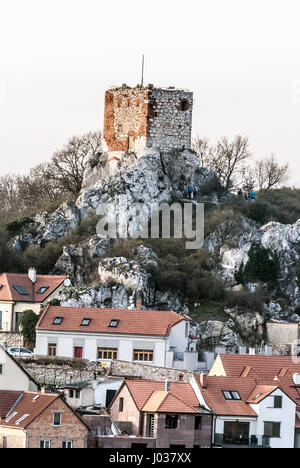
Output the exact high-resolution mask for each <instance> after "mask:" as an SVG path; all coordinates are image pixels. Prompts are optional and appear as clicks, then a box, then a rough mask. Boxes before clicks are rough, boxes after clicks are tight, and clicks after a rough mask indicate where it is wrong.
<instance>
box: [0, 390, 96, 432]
mask: <svg viewBox="0 0 300 468" xmlns="http://www.w3.org/2000/svg"><path fill="white" fill-rule="evenodd" d="M7 394H11V401H13V404H12V405H11V407H10V411H9V413H8V414H7V412H6V415H5V416H6V417H5V418H1V420H0V426H8V427H21V428H23V429H26V428H27V426H29V424H31V423H32V421H34V420H35V419H36V418H37V417H38V416H39V415H40V414H41V413H43V411H45V410H46V409H47V408H48V406H50V405H51V404H52V403H53V402H54V401H55V400H57V399H61V397H60V396H59V395H57V394H51V393H35V392H21V393H20V392H18V394H17V397H16V392H4V391H3V390H0V407H1V401H2V400H3V401H7V400H8V399H9V395H7ZM18 397H19V398H18ZM64 404H65V405H66V407H67V408H69V409H70V411H71V412H72V413H73V414H75V416H76V417H77V419H79V421H80V422H81V423H82V424H83V425H84V426H86V427H87V429H89V427H88V425H87V423H86V422H85V421H83V420H82V419H81V418H80V416H79V415H77V414H76V413H75V412H74V410H73V409H72V408H70V407H69V406H68V405H67V403H65V402H64ZM13 405H14V406H13ZM3 407H4V406H3ZM15 413H16V414H15Z"/></svg>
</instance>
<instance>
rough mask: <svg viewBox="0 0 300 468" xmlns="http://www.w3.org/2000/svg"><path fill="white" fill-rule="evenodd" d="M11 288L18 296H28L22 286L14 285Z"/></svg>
mask: <svg viewBox="0 0 300 468" xmlns="http://www.w3.org/2000/svg"><path fill="white" fill-rule="evenodd" d="M13 287H14V288H15V290H16V291H17V293H18V294H20V296H29V293H28V291H27V289H26V288H24V286H20V285H14V286H13Z"/></svg>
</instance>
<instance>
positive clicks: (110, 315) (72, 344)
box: [35, 306, 198, 369]
mask: <svg viewBox="0 0 300 468" xmlns="http://www.w3.org/2000/svg"><path fill="white" fill-rule="evenodd" d="M191 343H192V341H191V339H190V320H189V319H188V318H186V317H183V316H181V315H179V314H177V313H175V312H173V311H159V310H144V309H142V308H139V307H138V308H136V309H132V310H126V309H90V308H72V307H54V306H48V307H46V309H45V311H44V313H43V315H42V316H41V318H40V320H39V322H38V324H37V327H36V348H35V352H36V354H39V355H50V356H64V357H72V358H74V357H75V358H82V359H88V360H90V361H96V360H98V361H101V362H102V361H103V362H104V363H105V362H108V361H111V360H122V361H127V362H139V363H146V364H149V365H155V366H159V367H173V366H174V362H175V355H176V353H179V354H180V355H181V356H182V361H181V362H182V363H185V364H186V366H189V367H187V368H188V369H196V368H197V363H198V353H197V352H196V351H191V350H190V347H191Z"/></svg>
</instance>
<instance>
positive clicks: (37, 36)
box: [0, 0, 300, 185]
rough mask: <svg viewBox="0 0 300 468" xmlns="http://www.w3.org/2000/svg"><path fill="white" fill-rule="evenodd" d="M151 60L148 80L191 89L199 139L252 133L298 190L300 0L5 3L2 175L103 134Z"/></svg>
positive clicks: (0, 22)
mask: <svg viewBox="0 0 300 468" xmlns="http://www.w3.org/2000/svg"><path fill="white" fill-rule="evenodd" d="M142 54H145V57H146V63H145V82H146V83H154V84H155V85H157V86H160V85H161V86H176V87H179V88H188V89H190V90H192V91H193V92H194V118H193V133H194V135H197V134H199V135H201V136H206V137H209V138H210V139H211V140H212V141H216V139H218V138H219V137H221V136H223V135H227V136H230V137H231V136H234V135H236V134H238V133H239V134H241V135H245V136H246V135H247V136H249V139H250V143H251V150H252V152H253V154H254V155H255V156H256V157H262V156H266V155H269V154H270V153H275V154H276V155H277V156H278V157H279V159H280V160H281V161H282V162H289V163H290V165H291V168H292V173H293V179H292V182H293V183H294V184H297V185H298V180H299V179H300V178H299V163H298V161H299V155H300V132H299V123H300V2H299V0H285V1H284V0H281V1H278V0H243V1H241V0H206V1H204V0H180V1H179V0H152V1H149V2H146V1H144V0H109V1H105V2H104V1H102V0H51V1H50V0H42V1H41V0H26V1H24V0H0V151H1V165H0V175H3V174H5V173H8V172H16V171H17V172H25V171H27V170H28V169H29V168H30V167H32V166H33V165H35V164H37V163H39V162H41V161H44V160H47V159H49V158H50V156H51V154H52V153H53V151H55V150H56V149H57V148H59V147H61V146H62V145H63V144H64V143H65V142H66V141H67V139H68V138H69V137H70V136H72V135H78V134H82V133H85V132H87V131H89V130H95V129H97V128H101V129H102V125H103V101H104V92H105V90H106V89H107V88H109V87H110V86H112V85H120V84H122V83H127V84H129V85H132V86H134V85H136V84H137V83H138V82H139V81H140V68H141V56H142Z"/></svg>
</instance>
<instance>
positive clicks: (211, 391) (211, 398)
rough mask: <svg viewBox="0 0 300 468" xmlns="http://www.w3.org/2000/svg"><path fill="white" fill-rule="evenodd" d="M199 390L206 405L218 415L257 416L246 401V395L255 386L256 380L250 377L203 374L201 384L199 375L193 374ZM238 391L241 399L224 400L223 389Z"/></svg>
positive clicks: (247, 395)
mask: <svg viewBox="0 0 300 468" xmlns="http://www.w3.org/2000/svg"><path fill="white" fill-rule="evenodd" d="M195 378H196V380H197V382H198V385H199V387H200V390H201V392H202V394H203V397H204V399H205V401H206V403H207V405H208V406H209V407H210V408H211V409H212V411H213V412H214V413H215V414H217V415H220V416H225V415H226V416H248V417H257V413H256V412H255V411H254V410H253V409H252V408H251V406H250V405H249V404H248V403H247V400H248V397H249V395H250V394H251V392H252V391H253V389H254V388H255V387H256V382H255V381H254V380H253V379H250V378H244V377H239V378H229V377H209V376H204V383H203V385H201V382H200V376H199V375H197V374H196V375H195ZM226 390H227V391H232V392H234V391H235V392H238V393H239V395H240V397H241V400H226V398H225V396H224V395H223V391H226Z"/></svg>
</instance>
